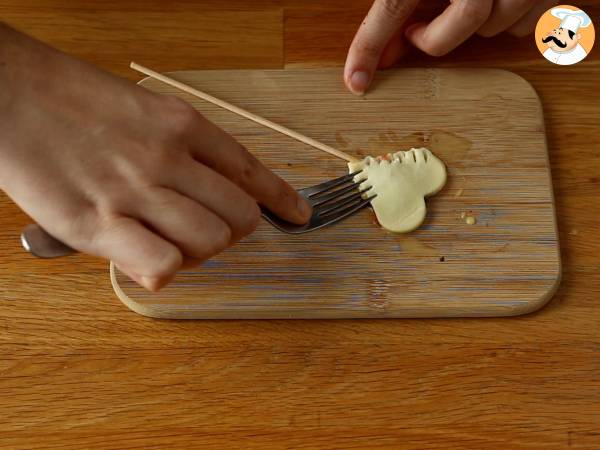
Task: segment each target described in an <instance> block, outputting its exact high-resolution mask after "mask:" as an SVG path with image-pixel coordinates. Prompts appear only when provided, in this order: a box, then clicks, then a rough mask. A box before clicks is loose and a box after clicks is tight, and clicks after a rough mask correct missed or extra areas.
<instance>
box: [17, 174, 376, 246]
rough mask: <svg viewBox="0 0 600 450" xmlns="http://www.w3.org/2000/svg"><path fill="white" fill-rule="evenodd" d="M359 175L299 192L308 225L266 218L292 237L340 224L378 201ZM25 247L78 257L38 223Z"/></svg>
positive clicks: (26, 234) (27, 231)
mask: <svg viewBox="0 0 600 450" xmlns="http://www.w3.org/2000/svg"><path fill="white" fill-rule="evenodd" d="M359 173H361V171H358V172H354V173H351V174H349V175H344V176H342V177H339V178H334V179H333V180H329V181H326V182H324V183H320V184H316V185H314V186H310V187H307V188H304V189H299V190H298V193H299V194H300V195H301V196H302V197H304V198H305V199H306V201H307V202H308V203H309V204H310V206H311V207H312V208H313V213H312V216H311V217H310V219H309V221H308V223H306V224H304V225H296V224H293V223H290V222H287V221H285V220H283V219H280V218H279V217H277V216H276V215H275V214H273V213H272V212H270V211H269V210H267V209H266V208H264V207H261V212H262V216H263V217H264V218H265V220H267V221H268V222H269V223H270V224H272V225H273V226H274V227H275V228H277V229H278V230H281V231H283V232H284V233H290V234H301V233H307V232H309V231H314V230H318V229H319V228H322V227H324V226H326V225H331V224H334V223H336V222H339V221H340V220H342V219H345V218H346V217H348V216H350V215H352V214H354V213H355V212H357V211H359V210H361V209H362V208H364V207H365V206H367V205H368V204H369V203H371V200H373V199H374V198H375V197H376V195H372V196H370V197H367V198H364V195H365V193H366V192H368V191H369V189H371V188H370V187H369V188H367V189H364V190H362V191H361V190H360V189H359V184H360V183H355V182H354V177H355V176H356V175H358V174H359ZM21 244H22V245H23V248H24V249H25V250H27V251H28V252H29V253H31V254H32V255H34V256H37V257H38V258H58V257H61V256H67V255H71V254H73V253H77V250H75V249H73V248H71V247H69V246H68V245H66V244H64V243H63V242H61V241H59V240H58V239H56V238H55V237H53V236H52V235H50V234H49V233H48V232H47V231H46V230H44V229H43V228H42V227H41V226H39V225H38V224H35V223H34V224H30V225H27V226H26V227H25V228H24V229H23V232H22V233H21Z"/></svg>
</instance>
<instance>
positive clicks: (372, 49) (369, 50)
mask: <svg viewBox="0 0 600 450" xmlns="http://www.w3.org/2000/svg"><path fill="white" fill-rule="evenodd" d="M357 49H358V51H359V52H360V53H363V54H365V55H369V56H371V57H378V56H379V54H380V53H381V52H382V51H383V44H382V43H380V42H377V41H374V40H372V39H362V40H360V41H359V42H357Z"/></svg>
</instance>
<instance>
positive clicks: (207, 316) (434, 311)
mask: <svg viewBox="0 0 600 450" xmlns="http://www.w3.org/2000/svg"><path fill="white" fill-rule="evenodd" d="M557 262H558V266H557V274H556V278H555V279H554V280H553V282H552V284H551V285H550V286H548V289H547V291H546V292H545V293H544V294H543V295H540V296H539V298H538V300H535V301H531V300H528V301H527V302H524V303H514V302H513V303H512V304H504V305H499V304H494V305H489V306H485V307H479V308H469V309H468V310H467V309H465V308H464V307H462V308H456V309H450V308H448V307H447V306H446V307H444V308H443V309H440V308H439V307H431V308H423V307H420V311H419V312H411V311H410V310H408V311H397V313H391V314H390V313H386V312H379V313H378V312H377V311H376V310H373V311H368V312H367V311H356V310H352V309H346V310H339V309H335V310H333V309H315V308H313V309H311V310H310V311H302V310H301V311H289V310H287V311H284V310H261V311H256V310H243V309H240V310H239V311H237V314H236V316H235V317H231V316H230V315H229V316H228V314H230V313H231V311H230V310H226V309H223V310H205V311H191V312H183V313H179V312H176V311H175V312H173V311H171V312H169V311H164V310H162V309H160V308H155V307H153V306H151V305H144V304H141V303H138V302H136V301H135V300H133V299H132V298H131V297H129V296H128V295H127V294H126V293H125V292H124V291H123V289H122V288H121V286H120V285H119V282H118V280H117V276H116V270H117V269H116V267H115V265H114V263H113V262H112V261H111V262H110V266H109V271H110V282H111V284H112V287H113V290H114V292H115V294H116V295H117V297H118V298H119V300H121V302H122V303H123V304H124V305H125V306H127V308H129V309H130V310H131V311H133V312H135V313H137V314H140V315H142V316H145V317H149V318H152V319H174V320H248V319H250V320H277V319H290V320H310V319H320V320H323V319H328V320H342V319H426V318H464V317H471V318H474V317H478V318H485V317H489V318H492V317H514V316H521V315H525V314H531V313H534V312H536V311H538V310H540V309H542V308H543V307H544V306H546V304H547V303H548V302H549V301H550V300H551V299H552V297H553V296H554V294H555V293H556V291H557V289H558V287H559V286H560V282H561V279H562V264H561V260H560V257H559V258H558V260H557Z"/></svg>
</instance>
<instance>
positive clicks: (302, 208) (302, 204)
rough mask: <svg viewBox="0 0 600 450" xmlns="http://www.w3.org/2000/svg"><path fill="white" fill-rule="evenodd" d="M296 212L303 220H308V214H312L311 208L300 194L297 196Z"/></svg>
mask: <svg viewBox="0 0 600 450" xmlns="http://www.w3.org/2000/svg"><path fill="white" fill-rule="evenodd" d="M297 206H298V212H299V213H300V217H301V219H302V220H303V221H304V222H308V219H310V216H311V215H312V208H311V207H310V205H309V204H308V202H307V201H306V200H304V198H303V197H302V196H300V195H299V196H298V203H297Z"/></svg>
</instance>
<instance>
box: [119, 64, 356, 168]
mask: <svg viewBox="0 0 600 450" xmlns="http://www.w3.org/2000/svg"><path fill="white" fill-rule="evenodd" d="M130 67H131V68H132V69H133V70H136V71H138V72H141V73H143V74H145V75H148V76H149V77H151V78H155V79H157V80H159V81H162V82H163V83H166V84H168V85H171V86H173V87H175V88H177V89H180V90H182V91H184V92H187V93H188V94H191V95H193V96H195V97H198V98H201V99H202V100H206V101H207V102H210V103H212V104H213V105H217V106H219V107H221V108H224V109H226V110H228V111H231V112H232V113H234V114H237V115H239V116H242V117H245V118H246V119H250V120H252V121H254V122H256V123H258V124H260V125H263V126H265V127H267V128H271V129H272V130H275V131H278V132H280V133H282V134H285V135H286V136H289V137H291V138H293V139H296V140H297V141H300V142H303V143H305V144H307V145H310V146H311V147H315V148H318V149H319V150H322V151H324V152H326V153H329V154H331V155H333V156H337V157H338V158H341V159H345V160H346V161H356V158H354V157H352V156H350V155H348V154H346V153H344V152H342V151H340V150H337V149H335V148H333V147H330V146H329V145H325V144H323V143H322V142H319V141H316V140H314V139H313V138H309V137H308V136H304V135H303V134H300V133H298V132H296V131H294V130H290V129H289V128H286V127H284V126H283V125H279V124H278V123H275V122H271V121H270V120H268V119H265V118H263V117H260V116H257V115H256V114H253V113H251V112H249V111H246V110H244V109H242V108H239V107H237V106H235V105H232V104H231V103H227V102H226V101H224V100H220V99H218V98H216V97H213V96H212V95H209V94H207V93H205V92H202V91H199V90H198V89H195V88H193V87H191V86H188V85H187V84H184V83H181V82H180V81H177V80H174V79H173V78H170V77H167V76H165V75H162V74H160V73H158V72H155V71H154V70H152V69H148V68H147V67H144V66H141V65H139V64H137V63H135V62H132V63H131V64H130Z"/></svg>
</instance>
